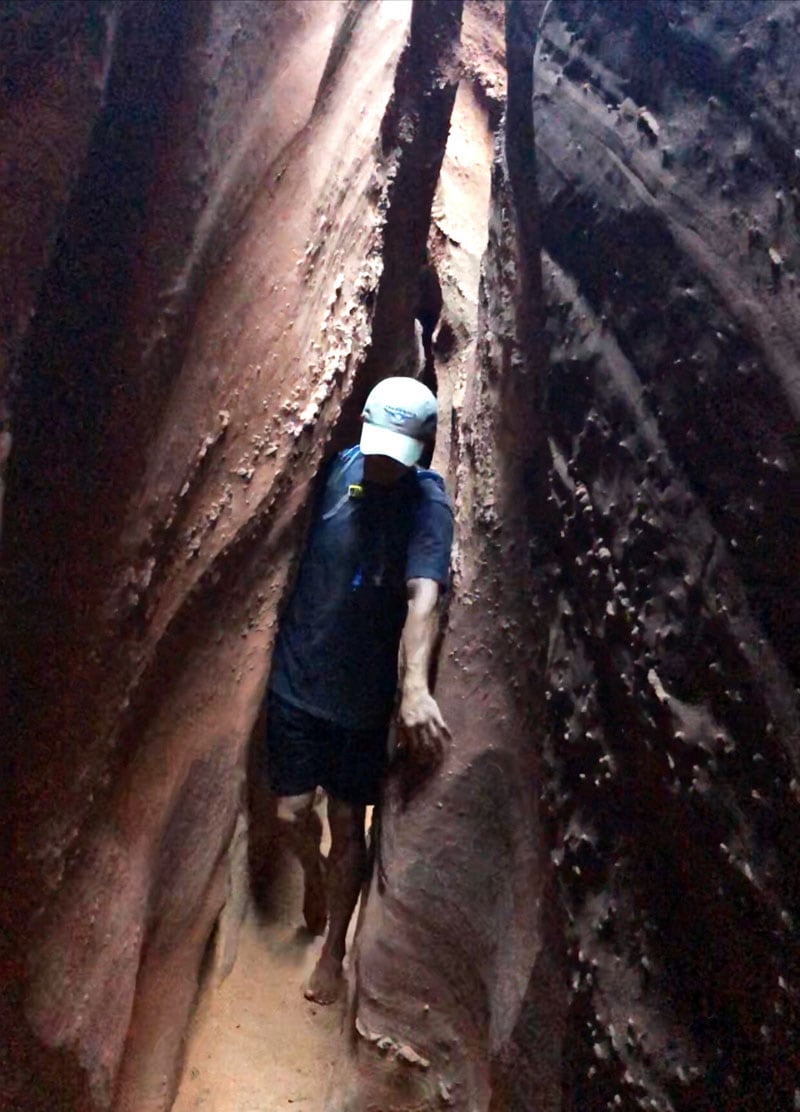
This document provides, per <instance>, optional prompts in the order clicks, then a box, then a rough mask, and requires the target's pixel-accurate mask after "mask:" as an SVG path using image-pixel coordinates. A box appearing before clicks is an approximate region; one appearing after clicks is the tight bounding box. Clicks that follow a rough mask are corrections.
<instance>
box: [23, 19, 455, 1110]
mask: <svg viewBox="0 0 800 1112" xmlns="http://www.w3.org/2000/svg"><path fill="white" fill-rule="evenodd" d="M20 8H21V11H22V17H25V18H27V17H28V16H30V18H32V19H33V18H34V17H37V13H38V11H39V6H38V5H35V4H31V5H21V6H20ZM90 14H91V15H92V16H93V15H94V13H93V12H92V13H90ZM459 16H460V8H459V6H458V5H454V4H449V3H448V4H444V5H439V4H426V5H422V6H418V7H416V8H414V9H413V16H412V7H411V5H410V4H405V3H402V4H391V5H360V4H353V5H339V4H318V3H316V2H301V0H298V2H292V3H286V4H280V5H273V4H263V5H261V4H251V3H238V2H230V0H224V2H219V3H209V4H199V3H198V4H187V5H176V6H170V5H162V4H152V5H150V4H132V5H121V6H120V7H119V8H114V9H113V11H112V13H111V17H110V18H112V19H115V20H116V35H115V39H114V51H113V56H112V57H111V61H110V70H109V73H108V77H107V82H106V101H105V107H104V109H103V111H102V112H101V113H100V115H99V116H98V119H97V121H96V123H95V125H94V128H93V130H92V134H91V140H90V142H89V146H88V151H87V155H86V158H85V161H84V163H83V168H82V171H81V177H80V180H79V181H78V182H77V184H76V186H75V188H74V191H73V196H72V200H71V202H70V204H69V206H68V208H67V210H66V212H65V213H64V215H63V218H62V220H61V223H60V229H59V238H58V243H57V246H56V249H55V251H54V252H53V255H52V261H51V264H50V266H49V268H48V269H47V271H46V273H45V274H44V275H43V276H42V275H41V273H40V272H41V258H40V254H41V248H40V245H39V242H38V240H37V241H36V243H34V244H33V245H32V246H31V247H30V248H27V249H26V251H27V253H26V254H25V260H26V264H27V266H28V267H29V269H30V271H31V273H34V272H36V271H37V267H38V268H39V273H37V276H36V277H37V282H38V283H39V285H40V286H41V292H40V295H39V300H38V305H37V315H36V319H35V321H34V325H33V328H32V329H31V330H30V332H29V335H28V338H27V344H26V347H25V350H24V352H22V353H21V355H20V357H19V360H18V365H17V366H16V367H15V378H16V381H17V383H18V386H17V388H16V390H15V392H14V393H13V395H12V399H11V401H12V409H13V430H14V450H13V453H12V456H11V459H10V467H9V487H8V498H7V535H6V539H5V540H6V547H5V559H4V566H3V580H4V591H3V603H4V623H3V624H4V630H5V632H6V638H7V641H8V646H7V647H8V650H9V651H10V653H11V654H13V655H12V659H13V660H14V668H13V672H12V684H11V689H10V691H11V706H10V718H9V721H10V722H11V723H12V729H11V731H10V732H9V733H10V736H8V737H7V738H6V745H7V748H6V752H5V754H4V756H5V758H6V759H7V761H8V767H9V772H10V773H11V775H10V777H9V780H10V782H11V783H12V785H13V788H14V791H13V795H12V798H11V799H10V800H9V802H8V806H7V808H6V811H5V815H4V818H5V831H6V833H7V834H8V837H7V838H6V839H5V840H4V854H3V861H4V864H3V876H4V893H3V896H4V900H3V909H2V910H3V916H2V922H3V935H4V950H3V964H2V972H3V999H4V1002H5V1003H4V1012H5V1014H4V1015H3V1017H2V1018H3V1029H4V1032H6V1033H9V1035H10V1038H9V1039H8V1045H7V1050H8V1051H9V1053H8V1054H7V1055H6V1058H5V1061H4V1062H3V1071H2V1073H3V1087H2V1101H3V1107H9V1108H15V1109H22V1108H24V1109H26V1112H27V1110H31V1112H33V1110H35V1109H40V1108H41V1109H52V1108H54V1107H63V1108H69V1109H70V1110H74V1112H80V1110H83V1109H90V1108H95V1107H107V1106H109V1104H110V1103H112V1102H113V1104H114V1106H115V1107H116V1108H119V1109H130V1110H136V1112H140V1110H143V1109H157V1108H158V1109H161V1108H165V1107H167V1106H168V1104H169V1100H170V1095H171V1093H172V1092H173V1091H174V1080H175V1070H176V1066H177V1064H178V1062H179V1055H180V1046H181V1040H182V1037H183V1031H184V1029H185V1024H186V1018H187V1015H188V1011H189V1008H190V1006H191V1003H192V1000H193V998H194V996H195V993H196V988H197V975H198V970H199V966H200V963H201V959H202V956H203V953H204V950H205V948H206V943H207V940H208V938H209V935H210V933H211V931H212V928H213V925H214V923H215V921H216V919H217V916H218V914H219V911H220V908H221V906H222V905H223V903H224V902H225V900H226V891H227V889H228V887H229V885H230V883H231V881H230V879H229V874H230V866H229V859H230V856H231V855H232V856H234V857H236V856H240V855H239V854H238V850H236V848H235V847H236V845H237V844H238V843H239V841H240V834H237V836H236V837H234V838H233V842H232V841H231V839H232V835H233V832H234V829H235V828H237V815H239V814H240V813H241V806H242V790H241V789H242V781H243V773H244V767H245V763H246V762H245V756H246V748H247V741H248V738H249V735H250V732H251V729H252V727H253V723H254V720H255V718H256V714H257V710H258V706H259V702H260V697H261V693H262V690H263V686H264V681H265V674H266V667H267V660H268V649H269V644H270V641H271V637H272V631H273V626H274V620H275V613H276V608H277V605H278V602H279V599H280V596H281V593H282V591H283V588H284V584H285V581H286V575H287V571H288V568H289V564H290V559H291V556H292V554H293V553H294V552H295V551H296V550H297V547H298V544H299V539H300V536H301V529H302V524H303V514H302V512H301V511H302V510H303V507H304V506H305V504H306V502H307V494H308V489H309V480H310V479H311V477H312V476H313V474H314V473H315V471H316V469H317V467H318V465H319V462H320V459H321V457H322V454H323V452H324V451H325V448H326V442H327V439H328V435H329V432H330V430H331V429H332V427H333V426H334V424H335V423H336V422H337V421H338V418H339V415H340V410H341V406H342V402H343V399H346V398H347V397H348V395H350V394H351V392H352V391H353V388H354V383H355V382H356V380H357V379H358V381H359V383H360V384H361V383H362V380H363V385H360V387H359V388H360V389H361V390H362V392H363V390H365V389H366V383H367V380H368V378H369V376H370V375H371V374H372V375H374V374H377V368H378V367H379V365H380V364H381V362H382V361H383V362H385V363H391V362H393V361H397V360H399V359H400V358H401V356H402V340H403V338H404V337H407V336H409V335H413V327H412V325H413V322H412V317H411V312H412V308H410V306H413V295H414V289H415V279H416V268H417V266H418V263H419V261H420V260H421V258H422V253H423V250H424V244H425V237H426V234H427V224H428V214H429V212H430V205H431V201H432V197H433V191H434V188H435V184H436V180H437V177H438V172H439V165H440V162H441V157H442V154H443V150H444V138H445V136H446V132H447V125H448V119H449V114H450V109H451V107H452V101H453V98H454V95H455V84H454V81H453V75H454V68H453V51H454V45H455V43H456V41H457V36H458V25H459ZM86 18H88V17H86ZM43 49H44V48H43ZM78 57H80V55H79V54H78ZM60 64H61V60H60V59H59V56H58V55H57V54H55V53H54V54H53V56H52V57H51V59H50V65H51V66H52V67H53V68H55V69H56V70H57V69H58V67H59V65H60ZM354 106H357V108H356V110H355V111H353V108H354ZM64 111H66V110H65V109H64ZM64 118H65V119H67V117H66V116H65V117H64ZM81 122H82V124H83V125H84V127H85V129H86V130H88V129H89V126H90V123H91V121H88V122H87V121H86V119H85V117H84V118H82V120H81ZM62 123H63V121H62ZM64 126H66V125H64ZM76 157H77V156H76ZM36 252H38V254H37V253H36ZM387 282H390V283H391V288H392V290H393V291H394V297H391V296H390V293H391V290H387V285H386V284H387ZM30 285H31V289H33V288H34V287H35V285H36V282H34V281H33V279H31V283H30ZM390 317H391V318H392V319H393V320H394V322H395V323H396V324H397V326H398V327H397V328H396V329H394V330H393V329H391V328H390V320H389V318H390ZM390 334H391V339H392V343H391V344H390V343H389V341H388V340H385V341H384V347H383V349H381V347H380V343H379V341H380V337H381V336H383V337H387V336H389V335H390ZM370 366H372V368H373V369H372V370H370ZM357 403H358V399H357V398H355V400H354V402H353V403H351V406H350V411H351V416H352V411H355V412H357V408H356V406H357ZM344 424H345V422H340V426H341V427H344ZM43 665H44V666H43ZM238 830H239V831H241V823H239V824H238ZM229 844H231V845H232V846H233V849H232V850H231V853H229V849H228V847H229Z"/></svg>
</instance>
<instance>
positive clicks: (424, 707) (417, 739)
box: [397, 687, 450, 768]
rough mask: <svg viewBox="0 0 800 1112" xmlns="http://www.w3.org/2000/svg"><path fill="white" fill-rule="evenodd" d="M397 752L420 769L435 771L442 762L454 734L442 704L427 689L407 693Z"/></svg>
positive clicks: (399, 714) (401, 705) (400, 712)
mask: <svg viewBox="0 0 800 1112" xmlns="http://www.w3.org/2000/svg"><path fill="white" fill-rule="evenodd" d="M397 723H398V727H399V729H398V739H397V748H398V750H399V751H400V752H405V753H407V754H408V755H409V757H410V758H411V759H412V760H413V761H414V762H415V763H416V764H418V765H422V766H424V767H429V768H433V767H435V766H436V765H438V764H439V763H440V762H441V760H442V755H443V753H444V746H445V742H448V741H449V740H450V731H449V730H448V728H447V726H446V725H445V721H444V719H443V718H442V712H441V711H440V710H439V704H438V703H437V702H436V700H435V699H434V697H433V695H431V693H430V691H428V690H427V688H424V687H415V688H411V689H405V690H404V691H403V698H402V700H401V702H400V710H399V711H398V714H397Z"/></svg>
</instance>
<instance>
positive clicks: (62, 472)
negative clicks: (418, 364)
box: [0, 0, 800, 1112]
mask: <svg viewBox="0 0 800 1112" xmlns="http://www.w3.org/2000/svg"><path fill="white" fill-rule="evenodd" d="M505 16H506V17H505V21H504V9H503V6H502V5H500V4H498V3H492V2H490V0H474V2H470V3H467V5H466V8H465V13H464V24H463V33H462V36H461V37H462V44H461V53H460V56H458V54H457V41H458V38H459V33H460V27H459V24H460V19H461V6H460V4H457V3H455V2H452V0H441V2H434V0H421V2H417V3H414V4H411V3H405V2H392V3H389V4H379V3H363V4H362V3H359V2H357V0H348V2H346V3H341V4H340V3H338V2H336V3H333V2H332V3H324V4H323V3H318V2H316V0H289V2H287V3H283V4H255V3H248V2H245V0H203V2H197V3H187V4H176V5H164V4H161V3H157V2H155V0H154V2H148V0H145V2H141V0H140V2H137V3H125V2H116V3H115V2H107V3H103V2H97V3H91V2H88V0H87V2H85V3H73V4H70V5H60V4H47V3H37V2H34V0H17V2H14V3H12V4H9V5H7V6H6V8H4V10H3V13H2V15H0V27H2V29H3V31H4V40H3V46H2V53H3V59H2V61H3V69H2V77H3V82H2V90H0V95H2V98H3V99H2V103H3V106H4V108H5V109H6V110H5V111H4V113H3V123H2V125H1V126H0V154H2V160H3V175H2V179H1V180H0V195H1V196H2V199H3V205H2V211H1V212H0V246H1V247H2V251H1V252H0V254H2V256H3V262H2V264H0V294H2V334H1V335H0V343H1V344H2V347H1V348H0V359H1V360H2V363H1V364H0V390H2V405H3V410H2V413H0V419H2V422H3V423H2V427H0V466H1V465H2V464H3V463H4V462H5V461H6V459H7V470H6V484H7V490H6V498H5V505H4V507H3V512H4V534H3V546H4V547H3V555H2V628H3V650H4V658H5V668H4V673H5V675H6V677H7V679H8V681H9V682H8V683H5V684H4V689H3V695H4V711H5V714H4V718H5V721H6V722H7V724H8V727H7V729H6V731H5V733H6V737H5V738H4V740H5V745H4V752H3V770H4V776H3V782H4V824H3V833H4V838H3V846H2V862H3V877H4V882H5V883H4V886H3V887H4V890H3V895H2V903H1V904H0V913H1V914H2V920H1V925H2V945H1V947H0V957H1V958H2V963H0V976H1V977H2V994H0V999H2V1004H0V1024H1V1025H2V1029H3V1032H4V1040H3V1042H4V1057H3V1060H2V1086H1V1087H0V1106H1V1107H4V1108H8V1109H14V1110H21V1109H25V1112H39V1110H42V1112H44V1110H45V1109H47V1110H48V1112H49V1110H52V1109H53V1108H63V1109H69V1110H70V1112H90V1110H94V1109H99V1108H108V1107H115V1108H116V1109H123V1110H127V1112H139V1110H153V1112H155V1110H157V1109H158V1110H161V1109H165V1108H167V1107H169V1103H170V1100H171V1097H172V1094H173V1092H174V1086H175V1079H176V1071H177V1070H178V1068H179V1065H180V1057H181V1045H182V1038H183V1034H184V1031H185V1027H186V1022H187V1017H188V1015H189V1013H190V1010H191V1007H192V1003H193V1001H194V999H195V996H196V993H197V986H198V977H199V973H200V968H201V965H202V964H203V962H204V959H206V961H208V960H209V959H210V958H211V957H213V955H212V954H211V952H210V951H211V947H212V946H216V955H217V957H216V959H215V960H216V961H217V962H218V963H221V964H222V965H223V966H225V965H226V964H227V965H229V964H230V962H231V961H233V960H234V959H235V933H236V916H237V914H238V913H239V911H240V909H241V903H242V899H243V898H244V897H243V891H242V884H243V876H242V873H241V867H240V866H241V861H240V858H241V852H240V850H241V846H242V844H243V839H244V837H245V828H246V808H245V806H244V795H245V792H244V779H245V771H246V766H247V751H248V742H249V740H250V737H251V734H252V731H253V729H254V725H255V723H256V722H257V717H258V710H259V705H260V701H261V695H262V692H263V686H264V681H265V675H266V668H267V660H268V654H269V647H270V644H271V639H272V635H273V631H274V625H275V620H276V615H277V613H278V610H279V604H280V600H281V598H282V596H283V594H284V591H285V586H286V583H287V579H288V576H289V575H290V573H291V568H292V563H293V560H294V558H295V556H296V554H297V551H298V549H299V546H300V544H301V541H302V534H303V527H304V522H305V510H306V507H307V505H308V501H309V494H310V491H311V484H312V482H313V476H314V475H315V473H316V471H317V469H318V466H319V464H320V462H321V460H322V458H323V456H324V455H325V453H326V452H327V451H330V450H331V449H332V448H333V447H335V446H337V445H341V444H344V443H345V442H348V441H350V440H352V438H353V437H354V433H355V429H356V420H357V415H358V412H359V408H360V403H361V401H363V398H364V396H365V395H366V392H367V390H368V389H369V387H370V385H371V384H372V383H373V382H374V381H376V380H377V379H378V378H380V377H381V376H382V375H383V374H386V373H388V372H390V371H392V370H395V371H397V370H404V369H408V368H409V367H411V366H412V365H413V350H414V344H413V310H414V304H415V299H416V292H417V287H416V276H417V271H418V267H419V265H420V263H421V262H422V259H423V252H424V248H425V244H426V239H427V246H428V253H429V256H430V257H431V258H432V259H433V261H434V262H435V263H436V265H437V267H438V269H439V272H440V278H441V284H442V290H443V295H444V310H443V319H444V323H445V325H446V327H445V328H442V329H440V332H439V335H438V337H437V339H436V340H435V343H434V348H435V353H436V370H437V377H438V386H439V396H440V399H441V404H442V433H441V435H440V439H439V446H438V456H437V459H438V462H439V466H440V467H441V469H442V470H443V471H446V472H448V475H449V479H450V484H451V488H452V489H453V490H454V491H455V495H456V503H457V543H456V549H455V553H454V581H453V587H452V591H451V594H450V598H449V600H448V614H447V628H446V634H445V638H444V642H443V646H442V652H441V656H440V660H439V664H438V676H437V693H438V696H439V698H440V701H441V705H442V708H443V710H444V713H445V715H446V717H447V719H448V722H449V724H450V727H451V730H452V733H453V738H454V740H453V744H452V747H451V748H450V750H449V752H448V754H447V757H446V760H445V763H444V765H443V767H442V769H441V770H440V771H439V773H438V774H437V776H436V777H435V778H433V779H432V780H430V781H427V782H418V781H415V779H414V777H413V776H412V775H411V772H410V770H409V769H407V768H405V767H403V766H402V765H400V766H398V767H397V768H396V769H395V770H394V772H393V774H392V776H391V777H390V780H389V782H388V784H387V791H386V798H385V800H384V803H383V808H382V823H381V832H382V837H381V844H380V847H379V853H378V861H377V865H378V867H377V869H376V871H375V875H374V877H373V879H372V883H371V887H370V891H369V895H368V899H367V901H366V904H365V907H364V909H363V912H362V920H361V932H360V937H359V941H358V946H357V953H356V957H355V972H356V977H355V988H354V992H353V999H352V1001H351V1006H350V1016H349V1021H348V1029H347V1032H346V1034H347V1039H346V1042H345V1044H343V1050H342V1064H341V1069H340V1070H339V1072H338V1075H337V1077H336V1078H335V1081H334V1085H333V1087H332V1090H331V1096H330V1100H329V1108H330V1112H344V1110H345V1109H349V1110H353V1112H355V1110H356V1109H370V1110H372V1112H378V1110H380V1112H388V1110H389V1109H392V1110H395V1109H396V1110H398V1112H400V1110H402V1109H408V1110H410V1109H417V1110H418V1109H424V1108H431V1109H434V1108H443V1107H451V1108H456V1109H464V1110H470V1112H476V1110H480V1109H491V1110H492V1112H515V1110H520V1112H522V1110H530V1112H540V1110H548V1112H550V1110H553V1112H556V1110H559V1112H595V1110H597V1112H601V1110H602V1112H606V1110H616V1109H620V1110H622V1112H624V1110H625V1109H631V1110H633V1109H640V1108H643V1109H656V1110H662V1112H703V1110H707V1112H712V1110H713V1112H722V1110H725V1112H728V1110H730V1112H751V1110H752V1112H763V1110H764V1109H770V1110H771V1109H775V1110H776V1112H784V1110H786V1112H789V1110H790V1109H792V1108H794V1107H797V1105H798V1102H800V1091H798V1087H797V1081H796V1078H797V1076H798V1074H799V1073H800V1070H799V1069H798V1066H799V1065H800V1054H799V1049H800V1048H798V1014H797V1008H798V975H799V974H800V969H798V948H797V915H798V914H799V913H800V907H798V903H799V902H800V897H799V895H798V871H797V866H796V845H797V842H798V835H799V834H800V821H798V820H799V817H800V811H799V810H798V803H800V787H798V785H799V784H800V771H799V770H798V740H799V739H800V715H799V714H798V670H799V669H800V630H799V629H798V625H799V624H800V603H799V602H798V593H797V590H796V587H795V582H796V578H797V569H798V557H800V504H799V503H800V481H799V480H798V450H799V449H798V408H799V407H800V376H798V371H797V366H798V357H799V356H800V350H798V349H800V334H799V333H800V323H799V322H800V308H799V307H798V297H800V287H799V286H798V285H797V281H796V267H797V262H798V249H797V243H798V236H797V232H798V220H800V156H798V151H800V135H799V134H798V125H799V124H800V121H799V120H798V111H797V105H796V97H795V96H794V91H795V90H796V88H797V87H798V78H800V74H799V73H798V66H799V65H800V61H798V56H797V52H796V51H795V50H794V43H795V42H796V37H797V31H798V28H800V4H798V3H796V2H795V0H791V2H781V3H777V2H776V3H770V2H767V0H765V2H761V0H726V2H725V3H706V2H705V0H682V2H680V3H679V2H674V3H673V0H636V2H622V0H605V2H604V3H593V2H591V0H549V3H544V2H540V0H511V2H510V3H509V4H508V5H507V9H506V13H505ZM67 44H68V45H67ZM504 68H505V70H506V71H507V72H505V73H504V72H503V70H504ZM459 76H460V77H461V78H462V84H461V88H460V90H459V94H458V100H457V101H455V108H453V104H454V98H455V93H456V82H457V79H458V78H459ZM506 81H507V86H506ZM451 109H452V110H453V127H452V131H451V133H450V138H449V140H448V125H449V121H450V114H451ZM492 142H493V143H494V153H493V156H492V153H491V144H492ZM446 144H447V150H445V147H446ZM490 162H491V165H490ZM440 167H443V169H442V173H441V176H440V173H439V171H440ZM489 175H491V186H490V188H489V184H488V182H487V178H488V176H489ZM437 181H438V191H437V192H436V196H435V198H434V191H435V190H436V189H437ZM487 209H488V211H487ZM431 211H432V215H433V220H432V223H430V221H429V218H430V216H431ZM429 223H430V227H429ZM485 244H486V245H487V246H486V251H485V255H484V258H483V263H482V266H481V267H480V288H478V273H479V261H478V260H479V256H480V253H481V252H482V251H483V249H484V245H485ZM220 917H221V918H220ZM217 923H219V924H220V925H219V927H218V928H217V929H216V931H215V924H217ZM220 955H221V956H220Z"/></svg>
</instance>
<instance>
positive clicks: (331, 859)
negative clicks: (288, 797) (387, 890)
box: [306, 799, 367, 1004]
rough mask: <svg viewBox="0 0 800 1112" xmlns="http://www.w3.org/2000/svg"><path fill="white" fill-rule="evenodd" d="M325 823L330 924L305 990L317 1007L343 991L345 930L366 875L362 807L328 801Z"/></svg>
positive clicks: (327, 1002) (333, 998) (334, 998)
mask: <svg viewBox="0 0 800 1112" xmlns="http://www.w3.org/2000/svg"><path fill="white" fill-rule="evenodd" d="M328 821H329V822H330V827H331V852H330V854H329V855H328V905H329V907H330V920H329V923H328V934H327V937H326V939H325V942H324V943H323V945H322V953H321V954H320V956H319V961H318V962H317V966H316V969H315V970H314V972H313V973H312V974H311V979H310V980H309V982H308V987H307V988H306V996H307V997H308V999H309V1000H315V1001H316V1002H317V1003H318V1004H331V1003H333V1001H334V1000H336V998H337V997H338V996H339V995H340V993H341V991H342V987H343V983H344V982H343V979H342V961H343V960H344V951H345V941H346V938H347V928H348V926H349V924H350V919H351V918H352V916H353V909H354V908H355V906H356V903H357V902H358V894H359V892H360V891H361V886H362V884H363V883H364V880H365V878H366V873H367V845H366V839H365V837H364V807H363V806H355V805H353V804H350V803H341V802H340V801H339V800H337V799H329V800H328Z"/></svg>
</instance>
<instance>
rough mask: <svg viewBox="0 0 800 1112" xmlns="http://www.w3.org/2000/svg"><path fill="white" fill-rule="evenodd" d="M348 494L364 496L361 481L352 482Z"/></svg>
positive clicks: (356, 496)
mask: <svg viewBox="0 0 800 1112" xmlns="http://www.w3.org/2000/svg"><path fill="white" fill-rule="evenodd" d="M347 496H348V498H363V497H364V488H363V487H362V485H361V483H351V484H350V486H349V487H348V488H347Z"/></svg>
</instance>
